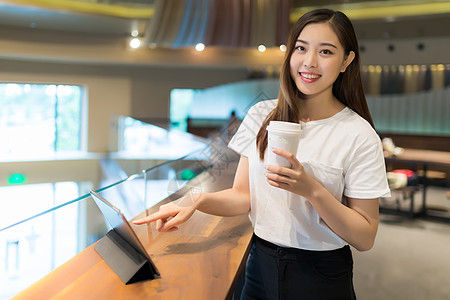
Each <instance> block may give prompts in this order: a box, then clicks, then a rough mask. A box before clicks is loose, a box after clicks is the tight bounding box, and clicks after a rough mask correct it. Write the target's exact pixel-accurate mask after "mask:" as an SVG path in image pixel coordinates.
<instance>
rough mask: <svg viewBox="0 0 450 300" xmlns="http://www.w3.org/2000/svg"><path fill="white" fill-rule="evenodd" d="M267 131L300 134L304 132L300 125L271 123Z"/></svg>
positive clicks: (282, 122) (279, 122) (280, 122)
mask: <svg viewBox="0 0 450 300" xmlns="http://www.w3.org/2000/svg"><path fill="white" fill-rule="evenodd" d="M267 130H274V131H283V132H289V133H298V132H300V131H302V126H301V125H300V124H299V123H293V122H284V121H270V123H269V126H267Z"/></svg>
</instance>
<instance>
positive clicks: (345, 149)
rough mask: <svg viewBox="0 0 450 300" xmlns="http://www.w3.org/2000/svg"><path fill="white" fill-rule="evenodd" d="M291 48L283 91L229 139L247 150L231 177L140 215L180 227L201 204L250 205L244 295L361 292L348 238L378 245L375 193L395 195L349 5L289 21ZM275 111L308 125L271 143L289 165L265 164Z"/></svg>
mask: <svg viewBox="0 0 450 300" xmlns="http://www.w3.org/2000/svg"><path fill="white" fill-rule="evenodd" d="M287 49H288V50H287V53H286V58H285V61H284V64H283V69H282V74H281V78H280V93H279V96H278V99H275V100H269V101H262V102H259V103H258V104H256V105H255V106H253V107H252V108H251V109H250V111H249V112H248V114H247V116H246V117H245V119H244V120H243V125H241V127H240V129H239V130H238V131H237V133H236V135H235V136H234V137H233V139H232V140H231V142H230V144H229V147H231V148H232V149H234V150H235V151H237V152H238V153H240V154H241V158H240V161H239V165H238V168H237V171H236V175H235V180H234V184H233V187H232V188H231V189H228V190H224V191H220V192H217V193H204V194H200V195H198V197H196V199H197V200H198V201H196V202H195V203H191V204H190V205H177V204H174V203H170V204H168V205H164V206H161V208H160V210H159V212H157V213H155V214H153V215H151V216H149V217H147V218H144V219H142V220H139V221H136V222H135V223H136V224H143V223H148V222H153V221H156V226H157V228H158V230H160V231H173V230H176V229H177V225H179V224H181V223H183V222H185V221H186V220H187V219H188V218H189V217H190V216H191V215H192V214H193V213H194V211H195V210H196V209H198V210H200V211H203V212H206V213H210V214H215V215H221V216H234V215H239V214H247V213H249V216H250V219H251V221H252V225H253V228H254V233H255V238H254V244H253V246H252V250H251V254H250V257H249V261H248V266H247V272H246V281H245V285H244V289H243V293H242V297H241V299H320V300H323V299H355V293H354V290H353V283H352V277H353V275H352V273H353V271H352V270H353V261H352V256H351V250H350V247H349V245H351V246H353V247H354V248H356V249H357V250H359V251H365V250H369V249H370V248H372V246H373V244H374V240H375V235H376V232H377V228H378V198H379V197H381V196H387V195H389V188H388V185H387V180H386V171H385V166H384V158H383V150H382V146H381V142H380V139H379V137H378V135H377V134H376V132H375V130H374V129H373V124H372V120H371V116H370V113H369V110H368V108H367V104H366V100H365V97H364V93H363V88H362V83H361V76H360V64H359V51H358V43H357V40H356V36H355V33H354V29H353V26H352V24H351V23H350V21H349V20H348V18H347V17H346V16H345V15H344V14H343V13H341V12H336V11H332V10H326V9H320V10H314V11H311V12H309V13H307V14H305V15H304V16H302V17H301V18H300V19H299V20H298V21H297V23H296V24H295V25H294V26H293V27H292V29H291V32H290V36H289V41H288V45H287ZM272 120H279V121H288V122H295V123H300V124H301V126H302V129H303V130H302V135H301V138H300V142H299V147H298V152H297V153H290V152H288V151H284V150H279V149H275V150H274V152H275V154H277V155H280V156H282V157H284V158H286V159H288V160H289V162H290V163H291V168H285V167H279V166H273V165H265V164H264V159H265V157H266V156H267V151H268V150H267V131H266V127H267V125H268V124H269V122H270V121H272ZM243 139H247V140H252V141H253V142H252V143H242V140H243ZM237 141H240V143H238V142H237ZM244 144H245V145H246V146H241V145H244ZM191 199H192V197H191Z"/></svg>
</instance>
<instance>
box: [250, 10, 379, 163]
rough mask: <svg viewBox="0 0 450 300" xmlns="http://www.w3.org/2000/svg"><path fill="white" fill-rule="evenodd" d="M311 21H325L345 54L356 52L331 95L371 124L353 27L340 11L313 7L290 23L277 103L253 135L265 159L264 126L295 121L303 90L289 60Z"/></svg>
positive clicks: (296, 121) (297, 120)
mask: <svg viewBox="0 0 450 300" xmlns="http://www.w3.org/2000/svg"><path fill="white" fill-rule="evenodd" d="M311 23H328V24H330V26H331V28H332V29H333V30H334V32H335V33H336V35H337V37H338V39H339V41H340V43H341V44H342V45H343V46H344V51H345V55H348V54H349V53H350V51H353V52H354V53H355V58H354V59H353V61H352V62H351V63H350V65H349V66H348V67H347V69H346V71H345V72H343V73H340V74H339V76H338V78H337V79H336V81H335V82H334V83H333V95H334V96H335V97H336V98H337V99H338V100H339V101H340V102H342V103H343V104H344V105H345V106H348V107H349V108H351V109H352V110H353V111H355V112H356V113H358V114H359V115H360V116H361V117H363V118H364V119H366V120H367V121H368V122H369V123H370V125H372V127H373V126H374V125H373V121H372V117H371V115H370V112H369V108H368V106H367V102H366V97H365V95H364V90H363V85H362V81H361V71H360V58H359V46H358V40H357V39H356V35H355V30H354V29H353V25H352V23H351V22H350V20H349V19H348V18H347V16H346V15H345V14H343V13H342V12H340V11H334V10H330V9H316V10H313V11H310V12H308V13H306V14H304V15H303V16H302V17H301V18H300V19H298V21H297V22H296V23H295V24H294V25H293V26H292V28H291V30H290V32H289V38H288V43H287V51H286V55H285V58H284V63H283V66H282V69H281V74H280V91H279V93H278V104H277V106H276V107H275V108H274V109H273V110H272V111H271V112H270V113H269V115H268V116H267V117H266V119H265V120H264V122H263V124H262V126H261V128H260V129H259V131H258V135H257V136H256V145H257V147H258V151H259V157H260V158H261V160H263V159H264V152H265V151H266V148H267V130H266V127H267V125H268V124H269V122H270V121H287V122H295V123H298V122H299V121H300V120H299V110H300V109H299V102H300V99H302V98H303V96H302V93H301V92H300V91H299V90H298V89H297V86H296V85H295V82H294V80H293V79H292V77H291V73H290V60H291V56H292V53H293V52H294V50H295V48H294V47H295V43H296V41H297V38H298V36H299V35H300V33H301V32H302V30H303V28H305V26H306V25H308V24H311Z"/></svg>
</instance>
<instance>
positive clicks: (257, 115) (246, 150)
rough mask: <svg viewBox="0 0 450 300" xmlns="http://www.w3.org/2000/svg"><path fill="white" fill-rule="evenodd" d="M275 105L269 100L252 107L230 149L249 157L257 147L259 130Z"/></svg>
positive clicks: (273, 101)
mask: <svg viewBox="0 0 450 300" xmlns="http://www.w3.org/2000/svg"><path fill="white" fill-rule="evenodd" d="M275 105H276V101H275V100H268V101H261V102H259V103H257V104H255V105H254V106H252V107H251V108H250V109H249V111H248V113H247V115H246V116H245V118H244V120H243V121H242V123H241V125H240V126H239V129H238V130H237V131H236V133H235V135H234V136H233V138H232V139H231V141H230V142H229V144H228V147H230V148H231V149H233V150H234V151H236V152H237V153H239V154H241V155H244V156H247V157H248V156H249V155H250V151H251V150H253V149H254V147H256V135H257V134H258V131H259V128H260V127H261V125H262V123H263V121H264V119H265V118H266V116H267V114H268V113H269V112H270V111H271V110H272V109H273V108H274V107H275Z"/></svg>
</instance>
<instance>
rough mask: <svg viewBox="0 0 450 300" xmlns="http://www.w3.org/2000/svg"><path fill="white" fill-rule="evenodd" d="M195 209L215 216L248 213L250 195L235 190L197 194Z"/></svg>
mask: <svg viewBox="0 0 450 300" xmlns="http://www.w3.org/2000/svg"><path fill="white" fill-rule="evenodd" d="M196 209H198V210H199V211H201V212H204V213H207V214H211V215H216V216H224V217H230V216H236V215H243V214H247V213H248V212H249V211H250V195H249V194H247V193H245V192H240V191H239V190H237V189H235V188H230V189H226V190H223V191H220V192H215V193H203V194H199V197H198V199H197V202H196Z"/></svg>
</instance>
